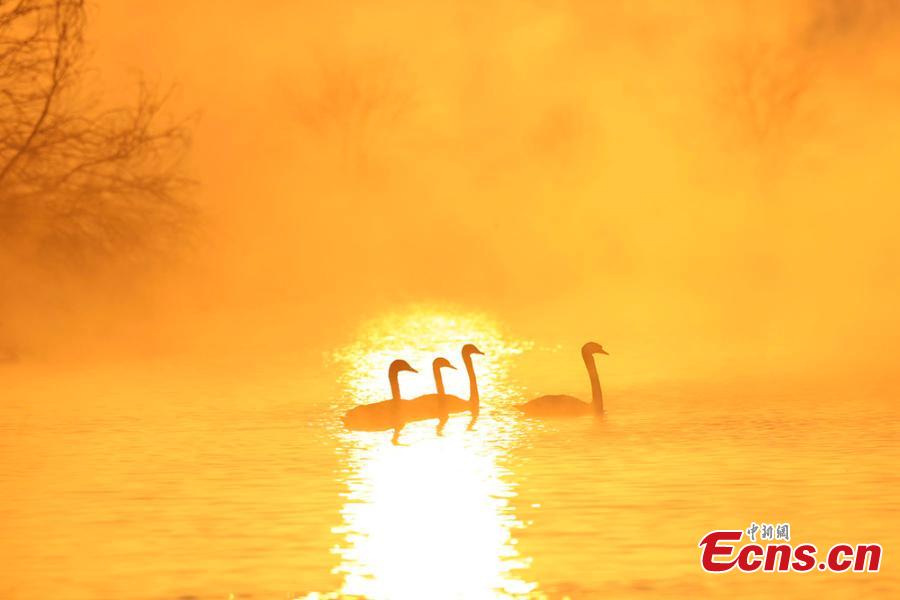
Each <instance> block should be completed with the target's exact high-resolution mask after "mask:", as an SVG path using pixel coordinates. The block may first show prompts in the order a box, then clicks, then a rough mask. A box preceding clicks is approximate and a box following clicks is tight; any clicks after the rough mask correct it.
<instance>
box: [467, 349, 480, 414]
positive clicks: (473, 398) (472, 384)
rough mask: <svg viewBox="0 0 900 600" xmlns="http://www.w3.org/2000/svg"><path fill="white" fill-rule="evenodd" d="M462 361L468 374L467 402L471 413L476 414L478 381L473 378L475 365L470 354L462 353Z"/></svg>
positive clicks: (478, 404) (478, 403) (478, 405)
mask: <svg viewBox="0 0 900 600" xmlns="http://www.w3.org/2000/svg"><path fill="white" fill-rule="evenodd" d="M463 363H464V364H465V365H466V374H467V375H468V376H469V404H470V405H471V407H472V414H473V415H477V414H478V409H479V407H480V400H479V398H478V382H477V381H476V380H475V366H474V365H473V364H472V355H471V354H463Z"/></svg>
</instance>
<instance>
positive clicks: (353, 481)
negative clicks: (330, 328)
mask: <svg viewBox="0 0 900 600" xmlns="http://www.w3.org/2000/svg"><path fill="white" fill-rule="evenodd" d="M467 342H472V343H474V344H476V345H477V346H478V347H479V348H480V349H481V350H482V351H483V352H484V353H485V356H484V357H476V367H475V369H476V373H477V375H478V384H479V390H480V391H481V398H482V413H481V417H480V419H479V422H478V423H477V425H476V426H475V428H474V429H473V430H472V431H466V425H467V424H468V421H469V418H468V415H458V416H456V417H454V418H452V419H451V421H450V423H449V424H448V425H447V427H446V429H445V433H444V436H443V437H438V436H437V435H436V434H435V425H436V423H435V422H433V421H426V422H421V423H414V424H411V425H408V426H407V427H406V428H405V429H404V430H403V433H402V437H401V439H402V442H403V444H404V445H402V446H392V445H391V443H390V434H389V433H381V432H379V433H354V432H347V431H342V432H341V433H340V434H339V435H340V436H341V447H342V449H343V453H344V457H343V458H344V470H343V477H344V482H345V484H346V492H345V502H344V505H343V508H342V511H341V514H342V519H343V522H342V524H341V526H340V527H339V528H337V530H336V533H338V534H339V535H340V536H341V539H342V542H341V543H340V544H339V546H338V547H337V548H336V549H335V552H336V553H337V554H338V555H339V557H340V566H339V567H338V571H339V573H340V574H341V575H342V576H343V585H342V589H341V593H342V594H346V595H351V596H362V597H366V598H373V599H375V598H390V599H392V600H402V599H405V598H416V599H421V598H497V597H520V596H526V595H529V594H531V593H532V592H534V589H535V585H534V584H533V583H529V582H527V581H524V580H523V579H521V578H520V576H519V575H518V573H519V572H520V571H521V570H522V569H523V568H525V567H526V566H527V564H528V560H527V557H522V556H520V555H519V554H518V552H517V551H516V547H515V539H514V537H513V532H514V530H515V529H516V528H517V527H519V526H520V523H519V522H518V521H517V519H516V517H515V515H514V514H513V510H512V507H511V505H510V502H509V499H510V498H511V497H512V496H513V495H514V494H515V492H514V490H513V487H512V484H511V483H510V482H509V478H508V477H506V471H505V468H504V462H505V459H506V454H507V451H508V448H509V447H510V445H511V444H512V442H513V441H514V440H513V439H512V436H514V435H515V429H514V428H512V427H511V423H509V421H507V420H505V419H504V418H503V417H502V414H501V415H498V414H496V413H494V411H493V408H494V407H495V406H496V404H497V403H498V402H505V401H508V400H509V399H510V398H511V397H512V396H513V392H514V389H513V387H512V386H511V385H510V383H509V381H508V376H507V373H508V365H509V360H510V357H512V356H514V355H516V354H519V353H521V352H522V351H523V350H524V349H525V348H527V343H525V342H521V341H513V340H509V339H507V338H505V337H504V336H503V335H502V334H501V332H500V330H499V327H498V326H497V324H496V323H494V322H493V321H491V320H490V319H489V318H487V317H485V316H483V315H473V314H449V313H446V312H438V311H431V310H427V309H420V310H415V311H413V312H411V313H408V314H405V315H392V316H388V317H385V318H382V319H380V320H377V321H375V322H373V323H371V324H370V325H369V326H368V327H367V328H366V329H365V331H364V332H363V334H362V335H361V336H360V337H359V341H357V342H356V343H354V344H352V345H350V346H348V347H346V348H343V349H342V350H340V351H338V352H336V353H335V356H334V358H335V360H336V361H337V362H339V363H340V364H342V365H343V366H344V367H345V370H344V376H343V384H344V387H345V390H346V392H347V394H348V395H349V396H350V397H352V398H353V400H354V402H356V403H368V402H375V401H378V400H383V399H386V398H388V397H389V392H388V382H387V367H388V365H389V364H390V362H391V361H392V360H393V359H395V358H404V359H406V360H407V361H409V362H410V364H412V365H413V366H414V367H415V368H417V369H418V370H419V374H418V375H410V376H407V377H405V378H404V379H402V380H401V393H402V395H403V397H404V398H412V397H415V396H417V395H419V394H424V393H430V392H433V391H434V381H433V380H432V377H431V369H430V364H431V361H432V359H433V358H434V357H436V356H445V357H447V358H448V359H450V360H451V362H453V363H454V364H455V365H456V366H457V367H458V368H459V370H458V371H450V372H446V371H445V383H446V386H447V391H448V392H449V393H453V394H457V395H459V396H460V397H463V398H467V397H468V380H467V378H466V374H465V371H464V370H463V369H462V364H461V359H460V356H459V353H460V349H461V348H462V345H463V344H465V343H467Z"/></svg>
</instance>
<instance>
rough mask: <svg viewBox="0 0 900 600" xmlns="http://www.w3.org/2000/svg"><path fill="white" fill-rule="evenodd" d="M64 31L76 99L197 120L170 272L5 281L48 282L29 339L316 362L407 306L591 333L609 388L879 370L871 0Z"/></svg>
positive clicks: (879, 154) (544, 334)
mask: <svg viewBox="0 0 900 600" xmlns="http://www.w3.org/2000/svg"><path fill="white" fill-rule="evenodd" d="M89 17H90V21H89V27H88V30H87V37H88V41H89V44H90V46H91V47H92V49H93V53H92V66H93V68H94V71H93V77H94V80H95V83H96V85H97V86H98V87H100V88H102V89H104V90H106V94H107V95H111V96H113V97H115V96H116V95H117V94H119V93H122V94H125V93H126V90H127V89H128V86H129V85H130V84H131V82H133V81H134V80H135V74H136V73H138V72H140V73H144V74H145V76H147V77H149V78H151V79H156V80H160V81H163V82H173V83H174V84H175V86H174V91H173V93H172V95H171V98H170V104H169V108H170V110H172V111H174V112H176V113H179V112H180V113H182V114H192V115H193V114H195V115H196V124H195V126H194V133H193V139H194V143H193V147H192V151H191V154H190V158H189V160H190V164H189V168H190V171H191V175H192V177H194V178H195V179H196V180H197V181H198V182H199V186H198V188H197V190H196V201H197V202H198V204H199V213H200V215H201V219H200V223H199V225H198V227H197V230H196V231H195V232H194V233H193V234H192V236H191V237H190V239H188V240H186V241H185V243H184V245H183V248H180V249H179V253H178V257H177V259H174V258H173V259H169V260H167V261H166V262H160V261H153V260H150V261H148V262H150V263H152V264H151V265H150V266H149V267H147V268H145V269H132V270H129V271H128V273H127V274H123V273H121V272H120V271H115V272H113V273H111V274H110V273H105V274H103V275H96V274H95V275H91V276H90V277H82V276H80V275H79V276H78V277H75V276H74V275H73V281H74V282H73V283H71V285H69V284H66V285H67V287H66V288H65V290H66V291H65V293H64V294H62V295H61V294H59V293H58V290H59V288H58V287H57V282H56V279H54V282H52V283H51V282H47V281H43V279H44V277H45V276H44V275H43V274H42V273H41V272H38V271H35V270H33V269H31V268H30V267H29V266H28V265H6V264H4V269H5V270H8V272H9V273H16V278H17V280H18V281H25V280H27V281H30V282H32V285H33V287H32V288H29V289H38V288H41V289H49V290H53V291H52V292H47V293H46V294H45V296H46V297H47V298H48V299H47V300H46V302H44V303H42V304H40V305H38V306H37V307H35V306H34V305H33V304H32V305H30V306H27V305H28V304H29V303H28V302H20V303H17V304H16V305H15V310H14V311H13V312H12V313H11V315H12V316H11V317H8V318H7V319H6V320H7V321H9V322H14V323H15V324H16V325H15V327H16V331H17V336H18V339H21V340H24V341H23V342H22V345H23V347H28V348H32V349H38V350H36V351H35V352H36V353H37V354H53V353H60V354H78V355H82V354H83V353H84V351H85V348H86V347H97V348H102V349H103V352H105V353H107V354H111V353H115V354H117V355H118V354H121V353H122V352H125V353H129V352H131V353H135V354H144V353H162V354H165V353H173V352H174V353H182V352H191V353H197V354H216V353H233V354H235V355H237V356H247V357H251V356H252V357H261V356H267V355H270V354H272V353H278V352H286V351H295V352H301V353H302V352H307V353H309V354H310V356H312V357H318V356H320V355H321V353H322V352H324V351H327V349H329V348H331V347H333V346H334V345H336V344H338V343H340V342H341V340H345V339H347V338H348V337H350V336H352V335H353V332H354V330H355V328H356V327H358V326H359V325H360V323H362V322H364V321H365V320H366V319H368V318H371V317H373V316H375V315H378V314H380V313H383V312H385V311H390V312H395V311H398V310H403V308H404V307H406V306H411V305H434V306H452V307H459V308H462V309H465V310H470V311H475V312H484V313H488V314H490V315H492V316H493V317H495V318H497V319H498V320H499V321H501V322H502V323H504V325H505V326H507V327H508V328H509V329H510V330H511V331H513V332H515V333H516V335H518V336H521V337H523V338H527V339H533V340H536V341H537V342H538V346H539V347H540V346H541V345H543V346H547V347H549V346H556V345H562V346H566V345H571V346H573V347H576V346H577V345H578V344H580V343H581V342H583V341H584V340H586V339H597V340H599V341H602V343H603V344H604V346H605V347H607V348H608V349H609V350H610V353H611V354H613V355H614V356H615V362H616V365H617V366H614V367H610V368H611V369H612V370H613V371H612V373H613V376H618V377H619V378H621V379H622V380H627V381H631V382H641V381H647V380H653V379H659V378H669V379H673V378H684V379H692V378H698V379H700V378H708V377H729V376H746V375H751V376H757V377H760V378H765V377H769V376H775V375H784V374H788V373H794V374H799V375H802V376H806V377H816V376H820V375H821V374H822V373H823V372H827V373H829V374H830V375H836V374H840V375H845V376H848V377H853V376H864V377H891V376H892V373H891V369H892V363H893V356H892V354H893V352H894V351H895V350H896V349H897V348H898V334H900V322H898V317H897V311H896V306H897V302H898V299H900V283H898V282H900V278H898V254H900V242H898V240H897V238H896V235H894V228H895V225H894V224H895V223H896V222H898V212H900V209H898V207H897V203H896V201H895V200H894V199H895V198H896V197H897V195H898V193H900V183H898V181H897V180H896V178H895V177H893V176H892V171H893V169H894V166H895V165H894V163H895V157H896V156H897V155H898V150H900V147H898V146H900V141H898V140H900V136H898V135H897V134H898V133H900V131H898V130H900V119H898V118H897V117H898V116H900V115H898V112H900V110H898V108H897V107H898V106H900V102H898V99H900V75H898V74H897V72H896V69H895V64H896V56H897V52H898V50H900V38H898V35H897V34H898V25H900V5H898V3H896V2H891V1H883V2H879V1H870V2H854V3H847V2H840V1H837V0H834V1H831V2H826V1H819V2H811V1H795V2H792V3H789V4H784V3H782V4H781V5H779V6H778V7H777V8H769V7H768V6H767V5H766V4H765V3H759V2H734V3H728V4H727V5H724V4H723V3H714V2H707V3H699V4H695V5H692V7H691V8H687V7H685V6H678V7H677V10H676V9H675V8H674V7H673V6H672V5H671V4H670V3H666V2H656V1H648V2H641V3H625V2H604V3H594V2H565V3H564V2H529V3H513V2H498V3H491V4H489V5H484V4H483V3H471V4H470V3H462V4H460V3H449V2H448V3H429V4H427V5H417V4H414V3H407V2H390V3H367V2H353V3H342V4H341V6H326V5H318V6H317V5H312V4H308V5H304V6H297V5H295V4H294V3H289V2H271V3H267V5H266V6H264V7H253V8H250V7H248V6H247V5H246V3H231V2H226V3H223V2H195V3H191V4H190V5H185V4H184V3H180V2H170V1H166V2H158V3H153V4H152V5H147V4H145V3H138V2H131V1H128V2H116V3H112V2H98V3H96V6H94V7H92V9H91V11H90V13H89ZM54 277H56V276H55V275H54ZM60 298H63V299H64V300H63V301H60ZM22 305H26V306H22ZM10 310H12V309H10ZM73 348H77V351H73V350H72V349H73Z"/></svg>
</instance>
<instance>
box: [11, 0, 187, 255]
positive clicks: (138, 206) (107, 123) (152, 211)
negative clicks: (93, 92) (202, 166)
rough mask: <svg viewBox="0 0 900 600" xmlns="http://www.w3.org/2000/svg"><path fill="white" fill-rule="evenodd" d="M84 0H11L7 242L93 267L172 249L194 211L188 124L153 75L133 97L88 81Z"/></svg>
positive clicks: (30, 251)
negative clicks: (109, 98) (103, 95)
mask: <svg viewBox="0 0 900 600" xmlns="http://www.w3.org/2000/svg"><path fill="white" fill-rule="evenodd" d="M84 28H85V6H84V0H0V241H3V242H4V245H5V246H6V248H0V249H6V250H9V249H11V248H12V249H14V251H15V252H16V254H18V255H21V256H27V257H28V258H29V259H34V260H39V261H43V262H44V263H45V264H48V263H49V264H59V261H60V260H66V261H67V262H71V261H78V262H79V263H80V264H81V265H82V266H84V265H91V264H94V263H95V262H96V261H98V260H100V261H103V260H111V259H122V258H125V259H129V258H134V257H143V256H147V255H148V253H153V252H154V250H155V249H158V248H168V247H171V243H172V241H173V239H174V238H175V237H178V236H180V235H181V234H182V233H183V232H184V229H185V226H186V225H187V223H189V222H190V221H191V217H192V214H193V210H192V208H191V205H190V203H189V202H188V201H187V200H186V195H185V192H186V188H187V187H189V186H190V181H189V180H187V179H186V178H185V177H184V175H183V174H182V169H181V166H180V165H181V162H182V158H183V156H184V154H185V152H186V149H187V147H188V144H189V130H188V129H187V128H186V127H185V125H184V123H174V124H165V123H160V121H161V107H162V105H163V103H164V101H165V98H164V97H162V96H160V95H159V94H158V93H156V92H155V91H154V90H153V89H151V88H150V87H148V86H147V85H145V84H142V85H141V86H140V89H139V93H138V95H137V98H136V100H135V102H134V104H133V105H130V106H117V107H112V108H108V107H103V106H102V105H101V104H100V103H99V102H97V101H96V100H95V99H94V98H92V97H91V96H90V95H87V94H86V93H85V90H84V87H85V86H84V85H83V79H84V74H85V70H84V69H85V67H84V51H83V50H84V42H83V32H84Z"/></svg>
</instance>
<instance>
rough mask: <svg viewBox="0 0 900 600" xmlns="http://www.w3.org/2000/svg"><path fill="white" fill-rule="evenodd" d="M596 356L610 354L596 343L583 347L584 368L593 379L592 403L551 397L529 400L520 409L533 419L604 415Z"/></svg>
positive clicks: (572, 398)
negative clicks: (595, 361) (592, 414)
mask: <svg viewBox="0 0 900 600" xmlns="http://www.w3.org/2000/svg"><path fill="white" fill-rule="evenodd" d="M595 354H606V355H609V352H607V351H606V350H604V349H603V346H601V345H600V344H597V343H595V342H588V343H587V344H585V345H584V346H582V347H581V357H582V358H583V359H584V366H585V367H587V371H588V375H589V376H590V378H591V399H592V400H591V402H590V403H587V402H583V401H581V400H579V399H578V398H575V397H574V396H566V395H549V396H541V397H539V398H535V399H534V400H529V401H528V402H526V403H525V404H521V405H519V409H520V410H521V411H522V412H524V413H525V414H526V415H529V416H532V417H579V416H581V415H589V414H591V413H594V414H596V415H599V414H602V413H603V391H602V390H601V389H600V378H599V377H598V376H597V365H596V364H595V363H594V355H595Z"/></svg>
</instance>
